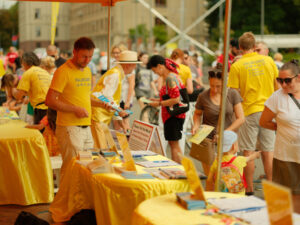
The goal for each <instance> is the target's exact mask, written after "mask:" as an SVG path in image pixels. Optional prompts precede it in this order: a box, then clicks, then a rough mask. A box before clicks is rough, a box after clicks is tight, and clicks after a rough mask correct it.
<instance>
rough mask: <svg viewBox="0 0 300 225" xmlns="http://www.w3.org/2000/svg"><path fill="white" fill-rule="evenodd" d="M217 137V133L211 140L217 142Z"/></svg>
mask: <svg viewBox="0 0 300 225" xmlns="http://www.w3.org/2000/svg"><path fill="white" fill-rule="evenodd" d="M218 139H219V135H218V134H216V135H215V136H214V138H213V142H215V143H217V142H218Z"/></svg>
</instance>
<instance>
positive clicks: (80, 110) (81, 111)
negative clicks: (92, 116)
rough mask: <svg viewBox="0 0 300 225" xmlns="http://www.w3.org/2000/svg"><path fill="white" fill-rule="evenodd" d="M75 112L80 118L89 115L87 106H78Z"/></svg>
mask: <svg viewBox="0 0 300 225" xmlns="http://www.w3.org/2000/svg"><path fill="white" fill-rule="evenodd" d="M74 114H75V115H76V116H77V117H78V118H85V117H88V116H89V113H88V111H87V110H86V109H85V108H82V107H79V106H76V107H75V110H74Z"/></svg>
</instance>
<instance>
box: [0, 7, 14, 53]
mask: <svg viewBox="0 0 300 225" xmlns="http://www.w3.org/2000/svg"><path fill="white" fill-rule="evenodd" d="M17 34H18V3H16V4H15V5H13V6H11V7H10V8H9V9H1V10H0V47H2V48H3V49H8V48H9V46H11V45H12V36H13V35H17Z"/></svg>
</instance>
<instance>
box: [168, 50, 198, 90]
mask: <svg viewBox="0 0 300 225" xmlns="http://www.w3.org/2000/svg"><path fill="white" fill-rule="evenodd" d="M183 57H184V53H183V51H182V50H181V49H179V48H177V49H175V50H174V51H173V52H172V54H171V59H172V60H173V61H174V62H175V63H177V64H178V65H179V68H178V69H177V70H178V75H179V77H180V79H181V80H182V83H183V84H184V86H185V87H186V90H187V92H188V94H192V93H193V81H192V72H191V69H190V68H189V67H188V66H186V65H183V64H182V62H183Z"/></svg>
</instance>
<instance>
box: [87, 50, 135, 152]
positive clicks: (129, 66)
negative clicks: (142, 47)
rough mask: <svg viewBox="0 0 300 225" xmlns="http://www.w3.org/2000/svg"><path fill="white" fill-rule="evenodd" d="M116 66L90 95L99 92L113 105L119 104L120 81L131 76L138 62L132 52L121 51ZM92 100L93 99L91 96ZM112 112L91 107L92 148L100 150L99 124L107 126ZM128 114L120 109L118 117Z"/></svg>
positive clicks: (100, 80) (101, 79)
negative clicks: (126, 76) (127, 75)
mask: <svg viewBox="0 0 300 225" xmlns="http://www.w3.org/2000/svg"><path fill="white" fill-rule="evenodd" d="M115 63H116V66H114V67H113V68H111V69H110V70H108V71H107V72H106V73H105V74H103V76H101V78H100V79H99V81H98V83H97V84H96V86H95V88H94V89H93V91H92V93H95V92H100V93H101V94H102V95H104V96H105V97H106V98H108V99H109V100H110V101H112V102H113V103H114V104H115V105H118V106H119V104H120V100H121V90H122V80H123V79H124V78H125V75H126V74H131V73H132V71H133V70H134V69H135V67H136V64H137V63H141V62H139V61H138V58H137V53H136V52H134V51H127V50H125V51H122V52H121V53H120V56H119V61H116V62H115ZM92 98H95V97H94V96H93V95H92ZM114 113H115V112H114V111H111V110H107V109H104V108H101V107H92V125H91V130H92V134H93V138H94V147H95V148H101V141H100V136H101V132H100V131H99V130H101V127H100V122H101V123H105V124H107V125H108V124H109V123H110V122H111V119H112V117H113V115H114ZM127 115H128V114H127V113H126V112H125V111H124V110H122V109H121V108H120V112H119V116H120V117H126V116H127Z"/></svg>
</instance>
